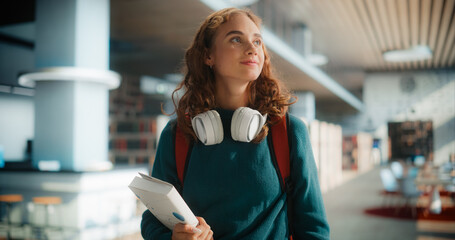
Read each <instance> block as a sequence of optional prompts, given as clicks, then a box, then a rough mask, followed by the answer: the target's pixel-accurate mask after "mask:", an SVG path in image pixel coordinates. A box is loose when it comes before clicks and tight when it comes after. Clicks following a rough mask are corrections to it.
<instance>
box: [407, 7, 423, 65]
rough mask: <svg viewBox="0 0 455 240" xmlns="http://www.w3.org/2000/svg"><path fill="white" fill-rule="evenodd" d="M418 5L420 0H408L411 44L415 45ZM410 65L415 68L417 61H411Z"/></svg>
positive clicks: (417, 37) (417, 34)
mask: <svg viewBox="0 0 455 240" xmlns="http://www.w3.org/2000/svg"><path fill="white" fill-rule="evenodd" d="M419 7H420V0H412V1H409V22H410V24H411V46H416V45H417V44H419V43H418V41H419V14H420V12H419ZM412 67H413V68H414V69H417V67H418V62H417V61H413V62H412Z"/></svg>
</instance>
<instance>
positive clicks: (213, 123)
mask: <svg viewBox="0 0 455 240" xmlns="http://www.w3.org/2000/svg"><path fill="white" fill-rule="evenodd" d="M266 119H267V114H265V115H264V116H262V115H261V113H260V112H259V111H257V110H253V109H251V108H248V107H241V108H238V109H237V110H235V112H234V115H233V116H232V122H231V135H232V139H234V140H236V141H240V142H250V141H251V140H253V139H254V138H255V137H256V135H258V134H259V132H260V131H261V129H262V126H264V124H265V121H266ZM191 124H192V126H193V130H194V132H195V133H196V136H197V137H198V138H199V140H200V141H201V142H202V143H203V144H205V145H214V144H218V143H221V142H222V141H223V138H224V130H223V124H222V123H221V118H220V115H219V114H218V112H217V111H215V110H211V111H207V112H204V113H200V114H198V115H196V116H195V117H194V118H193V119H192V120H191Z"/></svg>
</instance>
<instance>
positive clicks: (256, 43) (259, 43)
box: [253, 40, 262, 46]
mask: <svg viewBox="0 0 455 240" xmlns="http://www.w3.org/2000/svg"><path fill="white" fill-rule="evenodd" d="M253 43H254V44H255V45H256V46H260V45H261V43H262V41H261V40H256V41H254V42H253Z"/></svg>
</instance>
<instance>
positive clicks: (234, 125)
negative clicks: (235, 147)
mask: <svg viewBox="0 0 455 240" xmlns="http://www.w3.org/2000/svg"><path fill="white" fill-rule="evenodd" d="M243 109H244V107H241V108H237V110H235V112H234V115H232V120H231V136H232V139H234V140H235V141H240V140H239V138H238V136H239V128H240V126H239V122H240V121H239V118H240V117H239V116H240V115H241V112H242V111H243Z"/></svg>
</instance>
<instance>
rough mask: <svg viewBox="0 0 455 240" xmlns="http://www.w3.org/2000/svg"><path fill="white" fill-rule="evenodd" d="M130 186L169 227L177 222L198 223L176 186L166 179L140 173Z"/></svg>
mask: <svg viewBox="0 0 455 240" xmlns="http://www.w3.org/2000/svg"><path fill="white" fill-rule="evenodd" d="M139 175H141V177H134V179H133V181H132V182H131V183H130V185H129V186H128V187H129V188H130V189H131V191H133V192H134V193H135V194H136V196H137V197H138V198H139V199H140V200H141V202H142V203H144V205H145V206H146V207H147V209H148V210H150V212H151V213H152V214H153V215H154V216H155V217H156V218H157V219H158V220H160V222H161V223H163V224H164V225H165V226H166V227H168V228H169V229H171V230H172V229H173V228H174V225H175V224H177V223H184V224H189V225H191V226H193V227H196V226H197V225H198V223H199V222H198V220H197V218H196V217H195V216H194V214H193V212H192V211H191V209H190V208H189V207H188V205H187V204H186V203H185V201H184V200H183V198H182V197H181V196H180V194H179V193H178V192H177V190H176V189H175V187H174V186H173V185H172V184H170V183H168V182H165V181H161V180H159V179H157V178H154V177H150V176H147V175H145V174H142V173H139Z"/></svg>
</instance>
